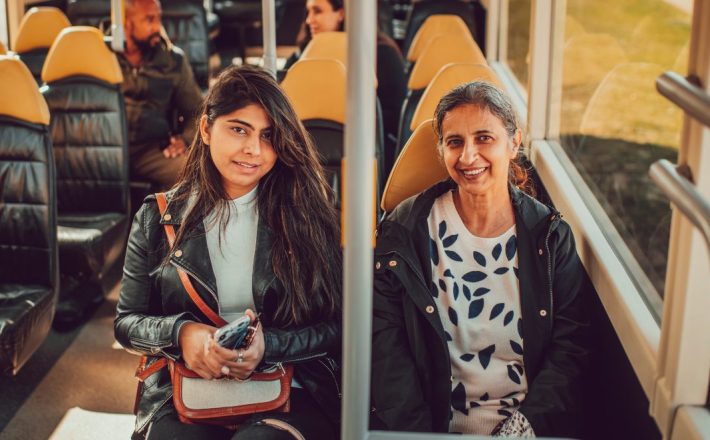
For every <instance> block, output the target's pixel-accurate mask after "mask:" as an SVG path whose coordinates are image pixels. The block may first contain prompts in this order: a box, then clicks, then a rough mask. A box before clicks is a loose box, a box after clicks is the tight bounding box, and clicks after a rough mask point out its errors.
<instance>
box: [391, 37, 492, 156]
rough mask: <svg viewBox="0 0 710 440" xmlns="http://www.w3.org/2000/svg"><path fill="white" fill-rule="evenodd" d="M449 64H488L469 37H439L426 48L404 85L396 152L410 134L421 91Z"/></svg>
mask: <svg viewBox="0 0 710 440" xmlns="http://www.w3.org/2000/svg"><path fill="white" fill-rule="evenodd" d="M449 63H474V64H488V63H487V62H486V58H485V57H484V56H483V53H482V52H481V49H479V47H478V46H477V45H476V43H475V42H474V41H473V40H472V39H471V38H470V36H469V35H457V34H443V35H437V36H435V37H434V38H433V39H432V40H431V41H430V42H429V43H427V44H426V46H425V47H424V49H423V50H422V53H421V55H420V56H419V62H417V63H416V64H415V65H414V68H413V69H412V73H411V75H410V77H409V82H408V84H407V89H408V90H407V97H406V98H405V99H404V102H403V103H402V110H401V112H400V115H399V129H398V135H397V151H401V150H402V147H403V146H404V144H405V143H406V142H407V139H409V136H410V135H411V134H412V130H411V128H410V124H411V121H412V117H413V116H414V111H415V110H416V108H417V105H419V101H420V100H421V97H422V95H423V94H424V90H425V89H426V87H427V86H428V85H429V83H430V82H431V80H432V79H433V78H434V76H435V75H436V74H437V72H439V70H440V69H441V68H442V67H444V66H445V65H447V64H449Z"/></svg>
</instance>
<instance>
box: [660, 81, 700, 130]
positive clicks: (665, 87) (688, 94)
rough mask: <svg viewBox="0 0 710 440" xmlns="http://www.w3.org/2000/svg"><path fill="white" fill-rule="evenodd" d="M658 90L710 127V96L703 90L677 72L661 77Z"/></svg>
mask: <svg viewBox="0 0 710 440" xmlns="http://www.w3.org/2000/svg"><path fill="white" fill-rule="evenodd" d="M656 89H657V90H658V92H659V93H660V94H661V95H663V96H665V97H666V98H668V99H669V100H670V101H671V102H672V103H674V104H675V105H677V106H678V107H680V108H681V109H683V110H684V111H685V112H686V113H687V114H688V115H690V116H692V117H693V118H694V119H696V120H697V121H699V122H701V123H702V124H704V125H705V126H707V127H710V96H708V94H707V93H705V91H704V90H703V89H701V88H700V87H698V86H697V85H695V84H693V83H692V82H691V81H689V80H688V79H687V78H684V77H683V76H681V75H679V74H678V73H675V72H666V73H664V74H662V75H661V76H659V77H658V78H657V79H656Z"/></svg>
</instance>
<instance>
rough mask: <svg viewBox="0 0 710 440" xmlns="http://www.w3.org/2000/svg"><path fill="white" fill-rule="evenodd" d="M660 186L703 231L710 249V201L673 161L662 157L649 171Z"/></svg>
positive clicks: (652, 178)
mask: <svg viewBox="0 0 710 440" xmlns="http://www.w3.org/2000/svg"><path fill="white" fill-rule="evenodd" d="M648 174H649V176H650V177H651V180H653V181H654V182H655V183H656V185H657V186H658V188H660V190H661V191H663V193H664V194H665V195H666V197H668V199H670V201H671V202H672V203H673V204H674V205H675V206H676V207H678V209H680V211H681V212H682V213H683V215H685V216H686V217H687V218H688V220H690V221H691V223H693V225H695V227H696V228H698V229H699V230H700V232H702V234H703V236H704V237H705V243H706V244H707V246H708V250H710V203H709V202H708V201H707V200H706V199H705V197H703V195H702V194H700V192H699V191H698V190H697V189H696V188H695V186H694V185H693V184H692V183H691V182H690V181H689V180H688V179H687V178H686V177H684V176H683V175H682V174H681V173H680V172H679V171H678V168H676V167H675V166H674V165H673V164H672V163H670V162H669V161H668V160H666V159H660V160H658V161H656V162H655V163H654V164H653V165H651V169H650V170H649V172H648Z"/></svg>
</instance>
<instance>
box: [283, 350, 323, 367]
mask: <svg viewBox="0 0 710 440" xmlns="http://www.w3.org/2000/svg"><path fill="white" fill-rule="evenodd" d="M326 354H328V352H325V351H324V352H323V353H316V354H308V355H304V356H301V357H297V358H294V359H286V360H284V361H282V362H287V363H289V364H291V363H295V362H303V361H310V360H311V359H316V358H319V357H323V356H325V355H326ZM282 362H277V363H276V364H281V363H282ZM272 365H273V364H272Z"/></svg>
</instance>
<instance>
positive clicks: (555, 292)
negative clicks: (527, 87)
mask: <svg viewBox="0 0 710 440" xmlns="http://www.w3.org/2000/svg"><path fill="white" fill-rule="evenodd" d="M435 129H436V131H437V135H438V139H439V145H438V148H439V153H440V156H441V158H442V160H443V162H444V164H445V166H446V169H447V171H448V173H449V176H450V179H448V180H446V181H444V182H441V183H438V184H436V185H434V186H433V187H431V188H429V189H428V190H426V191H424V192H423V193H421V194H418V195H416V196H414V197H412V198H410V199H408V200H406V201H404V202H402V203H401V204H400V205H399V206H398V207H397V208H396V209H395V210H394V211H393V212H392V213H391V214H390V215H388V216H387V217H386V218H385V220H384V221H383V222H382V223H381V224H380V226H379V228H378V239H377V251H376V270H375V299H374V323H373V353H372V357H373V368H372V403H373V406H374V408H373V420H372V424H373V427H377V428H384V429H392V430H401V431H427V432H459V433H469V434H481V435H490V434H493V435H501V436H503V435H515V436H521V437H534V436H536V435H540V436H549V435H574V434H575V428H576V419H575V416H577V415H579V409H578V403H579V402H580V400H581V396H580V395H579V392H578V387H579V385H580V375H581V371H582V366H583V365H584V362H585V359H586V357H587V351H586V349H585V344H584V334H585V328H586V327H587V323H586V318H585V316H584V306H583V303H584V302H585V297H586V295H588V293H589V289H591V286H590V284H589V282H588V278H587V277H586V274H585V272H584V270H583V267H582V265H581V263H580V260H579V258H578V256H577V253H576V251H575V244H574V238H573V237H572V233H571V231H570V228H569V226H568V225H567V224H566V223H565V222H564V221H562V220H561V218H560V217H561V216H560V214H559V213H558V212H557V211H555V210H554V209H553V208H550V207H547V206H545V205H543V204H541V203H539V202H538V201H536V200H535V199H533V198H532V197H531V196H529V195H527V194H525V192H523V191H522V190H521V189H520V188H524V187H525V186H526V180H527V176H526V172H525V170H524V169H523V168H522V167H521V166H520V165H519V164H518V162H517V157H518V154H519V149H520V142H521V137H522V136H521V131H520V129H519V127H518V122H517V118H516V115H515V112H514V110H513V107H512V104H511V102H510V100H509V98H508V97H507V96H506V95H505V94H504V93H503V92H501V91H500V90H498V89H496V88H495V87H494V86H492V85H491V84H489V83H486V82H472V83H469V84H465V85H462V86H460V87H458V88H456V89H454V90H453V91H451V92H449V94H447V95H446V96H444V97H443V98H442V99H441V101H440V102H439V105H438V107H437V109H436V114H435Z"/></svg>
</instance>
